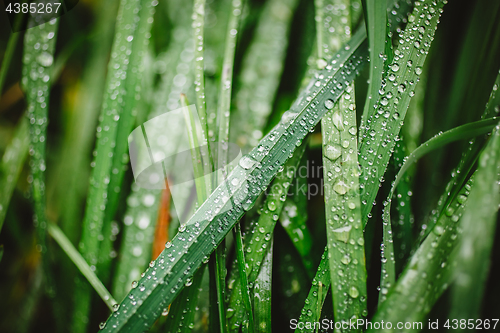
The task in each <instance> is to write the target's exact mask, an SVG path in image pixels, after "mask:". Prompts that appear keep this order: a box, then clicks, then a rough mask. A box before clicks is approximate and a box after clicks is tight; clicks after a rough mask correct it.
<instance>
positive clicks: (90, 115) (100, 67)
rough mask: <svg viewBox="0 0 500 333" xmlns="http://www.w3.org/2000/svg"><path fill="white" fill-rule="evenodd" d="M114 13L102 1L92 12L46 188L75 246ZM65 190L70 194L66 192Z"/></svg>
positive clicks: (113, 6) (113, 1)
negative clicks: (79, 71)
mask: <svg viewBox="0 0 500 333" xmlns="http://www.w3.org/2000/svg"><path fill="white" fill-rule="evenodd" d="M117 9H118V1H117V0H107V1H102V2H101V3H100V6H98V8H97V9H96V12H97V13H96V14H97V18H96V27H95V29H94V30H93V31H92V35H93V37H92V38H90V40H89V46H88V48H89V50H90V54H89V60H88V62H87V63H86V65H85V67H84V68H85V69H84V71H83V73H82V78H81V88H80V89H79V90H78V92H77V96H76V100H77V102H76V103H75V105H74V106H73V108H72V109H71V110H70V113H71V115H72V116H71V118H70V120H68V123H69V124H68V125H67V131H66V132H65V136H64V140H63V144H62V147H61V154H60V158H59V161H58V164H57V165H56V166H55V167H54V170H55V173H56V174H57V177H56V178H57V182H52V183H49V184H48V206H49V209H50V210H51V212H52V214H54V216H55V218H54V219H55V220H58V223H59V226H60V227H61V229H62V230H63V231H64V233H65V235H66V236H67V237H68V238H69V239H70V240H71V242H72V243H73V244H77V243H78V241H79V237H80V232H81V230H80V229H81V217H82V215H83V209H82V207H81V206H82V202H84V199H85V195H86V192H87V189H88V181H86V180H87V179H88V175H89V172H90V162H91V159H90V156H91V151H92V144H93V143H94V139H95V137H94V136H95V127H96V125H97V118H98V114H99V110H100V106H101V102H102V96H103V91H104V87H105V86H104V84H105V77H104V76H103V75H96V73H102V72H104V71H105V70H106V67H107V63H108V59H109V53H110V50H111V44H112V41H113V32H114V26H115V19H114V18H110V16H116V12H117ZM56 62H57V59H56ZM75 175H80V177H75ZM68 188H71V189H72V190H71V191H68V190H67V189H68Z"/></svg>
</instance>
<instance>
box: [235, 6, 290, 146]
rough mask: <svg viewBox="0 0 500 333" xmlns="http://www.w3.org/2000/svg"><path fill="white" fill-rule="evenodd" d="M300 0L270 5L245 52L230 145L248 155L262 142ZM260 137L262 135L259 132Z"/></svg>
mask: <svg viewBox="0 0 500 333" xmlns="http://www.w3.org/2000/svg"><path fill="white" fill-rule="evenodd" d="M297 2H298V1H297V0H271V1H267V2H266V3H265V5H264V8H263V9H262V13H261V14H260V17H259V21H258V23H257V27H256V28H255V32H254V36H253V39H252V41H251V43H250V45H249V46H248V49H247V50H246V52H245V56H244V59H243V62H242V65H241V66H242V69H241V73H240V75H239V76H238V80H237V83H238V84H237V85H236V92H235V98H234V106H235V107H234V109H233V110H232V114H231V127H232V128H237V129H238V131H232V132H231V133H230V137H231V138H232V140H231V142H236V143H238V145H240V146H242V147H243V151H244V152H245V153H246V152H247V151H248V150H249V149H250V148H253V147H254V146H255V145H256V144H257V143H258V140H259V139H260V136H258V135H256V133H255V131H260V133H262V132H263V131H264V128H265V124H266V120H267V119H268V117H269V115H270V114H271V111H272V108H273V102H274V99H275V96H276V92H277V90H278V87H279V84H280V78H281V75H282V72H283V67H284V61H285V56H286V49H287V46H288V33H289V29H290V22H291V20H292V16H293V12H294V10H295V7H296V6H297ZM257 134H259V132H257Z"/></svg>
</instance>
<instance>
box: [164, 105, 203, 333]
mask: <svg viewBox="0 0 500 333" xmlns="http://www.w3.org/2000/svg"><path fill="white" fill-rule="evenodd" d="M181 106H182V108H183V113H184V117H185V122H186V125H187V130H188V138H189V146H190V149H191V158H192V165H193V170H194V177H195V184H196V194H197V200H198V205H202V204H203V202H204V201H205V200H206V199H207V198H208V196H209V195H210V193H211V179H210V177H209V176H208V177H205V173H204V170H203V162H202V157H201V149H200V144H199V142H200V141H202V140H204V139H203V138H204V135H205V134H204V132H203V130H202V126H203V124H201V119H200V124H197V123H196V121H195V116H194V113H195V109H193V108H192V107H190V106H188V101H187V98H186V95H181ZM207 164H208V165H209V168H212V167H211V161H209V162H208V163H207ZM204 272H205V265H203V266H202V267H201V268H200V269H199V270H198V271H197V272H196V274H195V275H194V276H193V278H192V280H189V282H186V286H187V287H189V288H185V289H184V290H182V292H181V293H180V294H179V296H177V298H176V299H175V301H174V302H173V303H172V304H171V310H170V311H169V314H168V319H167V323H166V331H167V332H188V331H191V330H192V328H193V327H194V315H195V313H196V309H197V304H198V302H197V301H198V296H199V292H200V286H201V283H202V279H203V273H204Z"/></svg>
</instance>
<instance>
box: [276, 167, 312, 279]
mask: <svg viewBox="0 0 500 333" xmlns="http://www.w3.org/2000/svg"><path fill="white" fill-rule="evenodd" d="M302 165H303V164H301V166H302ZM299 168H300V166H299ZM295 179H296V181H295V184H293V187H292V189H294V192H292V190H290V192H292V193H289V194H288V195H287V196H286V199H285V204H284V206H283V209H282V210H281V215H280V223H281V226H282V227H283V228H284V229H285V231H286V233H287V234H288V237H290V240H291V241H292V243H293V245H294V246H295V249H297V252H298V253H299V255H300V257H301V259H302V263H303V264H304V267H305V268H306V272H307V275H308V276H309V277H310V278H311V279H312V278H313V277H314V269H315V267H313V259H312V256H311V250H312V245H313V237H312V235H311V232H310V231H309V228H308V227H307V218H308V215H307V202H308V201H307V196H308V194H306V190H305V189H306V188H307V178H305V177H300V175H298V174H297V175H296V178H295ZM280 200H283V198H280Z"/></svg>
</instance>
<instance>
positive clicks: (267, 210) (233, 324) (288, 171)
mask: <svg viewBox="0 0 500 333" xmlns="http://www.w3.org/2000/svg"><path fill="white" fill-rule="evenodd" d="M305 148H306V144H305V143H303V144H302V145H301V146H300V147H299V148H298V149H297V150H296V151H295V152H294V154H293V156H292V158H291V159H290V160H288V161H287V162H286V163H285V165H284V168H283V170H282V171H281V172H280V173H278V175H277V176H276V179H275V180H274V181H273V183H272V186H271V191H270V192H269V194H268V195H267V197H266V200H265V201H264V204H263V211H262V212H261V214H260V216H259V219H258V220H257V222H256V223H255V224H254V225H251V231H248V232H247V233H246V237H245V247H246V249H247V250H246V251H247V253H246V255H245V259H246V266H247V269H246V272H247V275H248V281H255V279H257V276H258V274H259V270H260V267H261V265H262V262H263V260H264V258H265V256H266V251H267V249H268V248H269V247H270V245H271V236H272V234H273V231H274V227H275V226H276V222H277V220H278V218H279V215H280V213H282V210H283V207H284V200H283V199H284V198H286V196H287V193H288V191H289V189H290V184H291V182H292V180H293V179H294V177H295V175H296V173H297V169H298V167H299V165H300V161H301V159H302V155H303V154H304V150H305ZM243 158H246V157H243ZM250 208H251V207H250V206H249V207H248V210H249V209H250ZM231 273H232V274H231V276H230V278H229V283H228V288H229V291H230V295H229V301H228V309H227V315H226V316H227V317H228V322H229V329H230V330H231V331H237V330H239V328H240V325H241V323H242V322H243V320H244V318H245V311H244V309H242V308H241V307H240V306H238V304H240V303H242V302H243V300H242V295H241V290H242V289H241V281H240V277H239V276H238V275H236V272H235V270H234V269H233V271H232V272H231Z"/></svg>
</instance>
